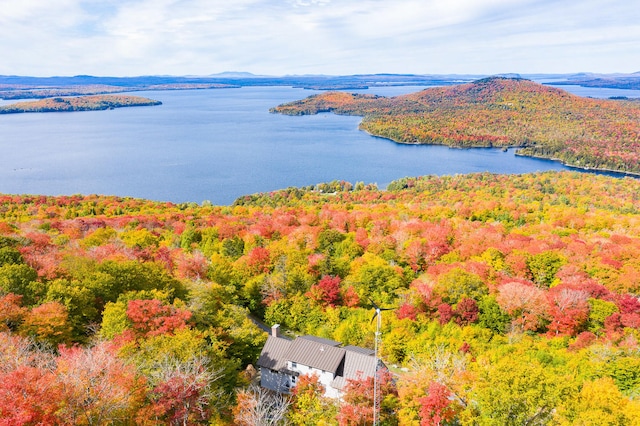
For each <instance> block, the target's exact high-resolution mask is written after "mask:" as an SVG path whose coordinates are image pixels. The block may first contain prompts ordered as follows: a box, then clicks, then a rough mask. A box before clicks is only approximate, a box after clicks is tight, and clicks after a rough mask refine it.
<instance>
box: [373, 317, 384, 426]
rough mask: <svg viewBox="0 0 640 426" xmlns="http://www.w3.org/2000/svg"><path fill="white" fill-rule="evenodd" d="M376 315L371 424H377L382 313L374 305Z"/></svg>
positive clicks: (375, 425) (374, 425)
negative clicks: (379, 344) (379, 342)
mask: <svg viewBox="0 0 640 426" xmlns="http://www.w3.org/2000/svg"><path fill="white" fill-rule="evenodd" d="M376 316H377V317H378V318H377V320H378V321H377V322H376V335H375V338H374V352H375V358H376V361H375V362H376V367H375V370H374V373H373V426H377V425H378V409H379V407H378V405H379V404H378V386H379V385H380V383H378V341H379V339H380V326H381V323H382V314H381V313H380V308H378V307H376Z"/></svg>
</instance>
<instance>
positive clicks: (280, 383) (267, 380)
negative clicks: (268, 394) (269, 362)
mask: <svg viewBox="0 0 640 426" xmlns="http://www.w3.org/2000/svg"><path fill="white" fill-rule="evenodd" d="M290 384H291V378H290V376H288V375H286V374H283V373H279V372H277V371H273V370H269V369H268V368H264V367H261V368H260V386H262V387H263V388H267V389H270V390H272V391H276V392H280V393H289V386H290Z"/></svg>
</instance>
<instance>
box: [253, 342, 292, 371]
mask: <svg viewBox="0 0 640 426" xmlns="http://www.w3.org/2000/svg"><path fill="white" fill-rule="evenodd" d="M291 343H292V342H291V340H289V339H284V338H282V337H274V336H269V337H268V338H267V342H266V343H265V344H264V347H263V348H262V352H261V353H260V358H258V362H257V364H258V367H265V368H268V369H270V370H276V371H281V370H285V369H286V368H287V356H286V354H287V351H288V350H289V348H290V346H291Z"/></svg>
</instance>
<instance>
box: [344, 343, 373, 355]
mask: <svg viewBox="0 0 640 426" xmlns="http://www.w3.org/2000/svg"><path fill="white" fill-rule="evenodd" d="M343 347H344V349H345V350H347V351H353V352H358V353H361V354H363V355H369V356H374V355H375V353H376V352H375V351H374V350H373V349H367V348H361V347H360V346H353V345H347V346H343Z"/></svg>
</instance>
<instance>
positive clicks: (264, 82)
mask: <svg viewBox="0 0 640 426" xmlns="http://www.w3.org/2000/svg"><path fill="white" fill-rule="evenodd" d="M499 76H502V77H523V78H527V79H530V80H534V81H544V82H553V84H578V85H581V86H588V87H610V88H624V89H640V72H635V73H632V74H592V73H575V74H521V75H520V74H515V73H505V74H500V75H499ZM485 77H488V76H487V75H479V74H442V75H439V74H358V75H346V76H331V75H285V76H265V75H255V74H251V73H248V72H236V71H233V72H223V73H220V74H211V75H205V76H136V77H108V76H91V75H76V76H52V77H30V76H13V75H11V76H0V90H2V91H5V92H6V91H9V90H25V89H34V88H44V89H51V88H64V87H69V86H74V87H79V86H98V85H100V86H113V87H116V88H120V90H118V91H124V90H146V89H149V88H153V89H158V88H164V89H166V88H172V87H171V86H174V85H180V86H183V87H184V86H185V85H203V84H205V85H206V84H208V85H218V87H220V86H224V87H229V86H294V87H302V88H308V89H317V90H333V89H363V88H368V87H376V86H389V85H395V86H408V85H417V86H422V85H429V86H432V85H451V84H459V83H466V82H471V81H474V80H478V79H481V78H485ZM161 86H163V87H161ZM174 88H175V87H174ZM200 88H202V87H200ZM111 91H113V90H111ZM2 95H3V94H2V93H0V97H3V96H2Z"/></svg>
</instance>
